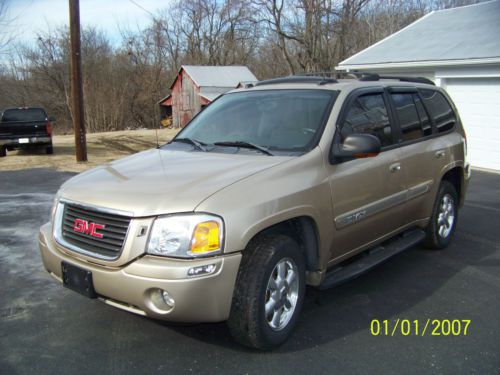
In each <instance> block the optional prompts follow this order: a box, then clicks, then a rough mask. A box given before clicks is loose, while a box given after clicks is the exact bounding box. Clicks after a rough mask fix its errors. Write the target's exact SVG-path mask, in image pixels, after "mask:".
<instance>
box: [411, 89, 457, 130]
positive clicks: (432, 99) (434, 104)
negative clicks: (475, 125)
mask: <svg viewBox="0 0 500 375" xmlns="http://www.w3.org/2000/svg"><path fill="white" fill-rule="evenodd" d="M420 94H421V95H422V97H423V99H424V104H425V107H426V108H427V110H428V111H429V114H430V116H431V117H432V119H433V120H434V122H435V124H436V127H437V130H438V132H445V131H447V130H450V129H452V128H453V126H454V125H455V121H456V116H455V113H454V112H453V109H452V108H451V105H450V103H448V101H447V100H446V98H445V97H444V95H443V94H441V93H440V92H439V91H434V90H420Z"/></svg>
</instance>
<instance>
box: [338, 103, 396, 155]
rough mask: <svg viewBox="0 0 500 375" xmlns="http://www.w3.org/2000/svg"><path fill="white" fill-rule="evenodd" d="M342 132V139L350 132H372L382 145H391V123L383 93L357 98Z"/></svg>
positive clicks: (348, 113)
mask: <svg viewBox="0 0 500 375" xmlns="http://www.w3.org/2000/svg"><path fill="white" fill-rule="evenodd" d="M340 134H341V138H342V141H344V139H345V138H346V137H347V136H348V135H349V134H372V135H374V136H376V137H378V138H379V139H380V143H381V144H382V146H389V145H391V144H392V143H393V141H392V132H391V125H390V123H389V117H388V116H387V108H386V106H385V103H384V98H383V96H382V94H367V95H362V96H359V97H358V98H356V100H355V101H354V103H353V104H352V105H351V107H350V108H349V111H348V112H347V116H346V119H345V121H344V123H343V125H342V129H341V131H340Z"/></svg>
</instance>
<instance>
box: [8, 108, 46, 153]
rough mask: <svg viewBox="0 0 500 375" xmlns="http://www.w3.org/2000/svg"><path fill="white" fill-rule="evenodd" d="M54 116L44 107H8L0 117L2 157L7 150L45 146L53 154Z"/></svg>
mask: <svg viewBox="0 0 500 375" xmlns="http://www.w3.org/2000/svg"><path fill="white" fill-rule="evenodd" d="M50 121H54V120H53V119H52V118H50V119H49V117H47V113H46V112H45V110H44V109H43V108H27V107H23V108H8V109H6V110H4V111H3V113H2V117H1V119H0V157H1V156H6V155H7V150H9V151H10V150H18V149H26V148H33V147H45V151H46V153H47V154H52V153H53V152H54V149H53V147H52V125H51V123H50Z"/></svg>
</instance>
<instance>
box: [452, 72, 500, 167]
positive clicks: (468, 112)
mask: <svg viewBox="0 0 500 375" xmlns="http://www.w3.org/2000/svg"><path fill="white" fill-rule="evenodd" d="M446 90H447V91H448V93H449V94H450V96H451V98H452V99H453V101H454V102H455V105H456V106H457V108H458V112H459V114H460V118H461V119H462V122H463V125H464V128H465V132H466V133H467V146H468V147H467V148H468V157H469V161H470V163H471V165H472V166H475V167H481V168H488V169H495V170H500V78H487V79H486V78H467V79H465V78H464V79H449V80H446Z"/></svg>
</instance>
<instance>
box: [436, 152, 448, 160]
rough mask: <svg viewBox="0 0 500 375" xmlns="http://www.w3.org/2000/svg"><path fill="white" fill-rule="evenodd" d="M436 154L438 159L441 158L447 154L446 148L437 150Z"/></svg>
mask: <svg viewBox="0 0 500 375" xmlns="http://www.w3.org/2000/svg"><path fill="white" fill-rule="evenodd" d="M434 155H435V156H436V158H437V159H439V158H442V157H443V156H444V155H446V152H445V151H444V150H439V151H436V153H435V154H434Z"/></svg>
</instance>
